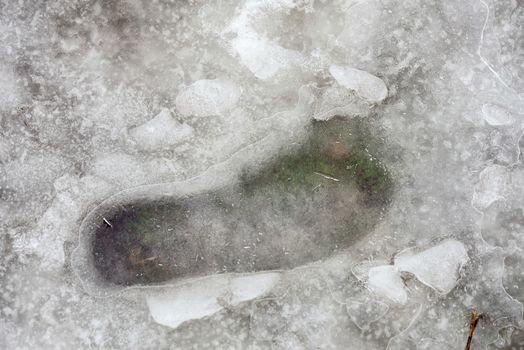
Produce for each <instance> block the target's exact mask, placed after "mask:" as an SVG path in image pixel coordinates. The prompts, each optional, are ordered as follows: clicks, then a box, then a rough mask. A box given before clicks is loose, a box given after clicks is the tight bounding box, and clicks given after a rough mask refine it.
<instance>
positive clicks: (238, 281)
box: [230, 273, 280, 304]
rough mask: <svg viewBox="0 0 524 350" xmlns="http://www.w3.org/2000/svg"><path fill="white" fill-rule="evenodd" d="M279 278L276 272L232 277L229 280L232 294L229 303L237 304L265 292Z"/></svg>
mask: <svg viewBox="0 0 524 350" xmlns="http://www.w3.org/2000/svg"><path fill="white" fill-rule="evenodd" d="M279 279H280V275H279V274H278V273H260V274H255V275H250V276H242V277H236V278H233V279H232V280H231V282H230V288H231V293H232V295H233V297H232V300H231V303H232V304H237V303H240V302H242V301H247V300H251V299H254V298H256V297H258V296H259V295H262V294H265V293H267V292H269V291H270V290H271V288H273V286H275V284H277V282H278V280H279Z"/></svg>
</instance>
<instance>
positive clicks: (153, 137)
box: [129, 109, 193, 150]
mask: <svg viewBox="0 0 524 350" xmlns="http://www.w3.org/2000/svg"><path fill="white" fill-rule="evenodd" d="M192 134H193V129H192V128H191V127H190V126H189V125H187V124H181V123H179V122H177V121H176V120H175V119H173V117H171V113H170V112H169V110H168V109H163V110H162V111H161V112H160V113H158V115H157V116H156V117H154V118H153V119H151V120H149V121H148V122H146V123H144V124H142V125H139V126H137V127H134V128H132V129H131V130H129V135H130V136H131V137H133V138H134V139H135V140H136V141H137V143H138V145H139V146H140V147H141V148H143V149H147V150H161V149H168V148H170V147H172V146H174V145H176V144H178V143H181V142H183V141H185V140H187V139H188V138H189V137H190V136H191V135H192Z"/></svg>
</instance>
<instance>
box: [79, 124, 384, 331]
mask: <svg viewBox="0 0 524 350" xmlns="http://www.w3.org/2000/svg"><path fill="white" fill-rule="evenodd" d="M359 125H360V127H359ZM352 131H353V132H352ZM307 134H308V135H309V136H307V137H305V138H304V140H303V141H302V142H298V143H297V144H296V145H294V147H292V148H290V149H288V152H284V153H283V154H280V155H279V156H278V157H277V158H275V159H273V160H272V161H270V162H268V163H267V166H264V167H263V168H262V169H260V168H259V169H258V170H257V171H247V170H246V171H245V172H243V173H242V176H240V178H239V179H240V180H239V181H238V182H235V183H232V184H227V185H223V186H218V187H215V188H212V189H210V190H206V189H202V188H200V189H198V190H188V188H192V187H194V185H193V184H192V183H191V181H188V182H187V183H179V184H177V186H178V187H179V188H180V189H181V190H180V192H178V193H179V194H178V195H173V193H175V192H176V191H175V192H173V190H172V189H171V190H169V191H167V190H166V191H164V192H162V191H160V192H161V194H159V192H158V191H156V194H151V195H147V191H146V192H144V191H142V194H141V195H139V196H136V195H133V193H132V192H131V193H128V194H126V195H125V196H121V197H119V198H120V199H117V200H113V201H111V202H110V204H109V205H108V204H104V203H103V204H101V205H100V206H98V207H97V208H96V209H95V210H94V211H93V212H92V213H90V214H89V216H88V218H87V219H86V220H87V222H86V221H84V224H83V225H82V229H81V237H80V245H79V247H78V248H77V250H76V251H75V253H74V254H73V266H74V267H75V268H76V269H77V273H78V275H79V276H80V278H81V279H82V280H83V282H84V286H85V287H87V288H86V289H87V290H88V291H90V292H92V293H93V294H97V295H110V294H111V293H113V292H117V291H120V290H122V289H125V288H127V287H131V286H134V287H146V286H152V287H153V286H154V287H162V288H160V289H157V290H151V291H150V292H149V293H148V294H147V303H148V306H149V308H150V311H151V313H152V316H153V318H154V319H155V320H156V321H157V322H159V323H161V324H165V325H168V326H172V327H176V326H177V325H178V324H180V323H181V322H183V321H184V320H187V319H193V318H200V317H203V316H206V315H209V314H212V313H214V312H216V311H217V310H220V309H221V308H222V307H223V303H224V302H226V303H227V304H228V305H236V304H238V303H240V302H242V301H245V300H250V299H253V298H256V297H258V296H260V295H263V294H265V293H267V291H268V290H270V289H271V287H272V286H273V285H274V284H276V283H277V281H278V280H279V273H278V272H277V271H279V270H280V271H281V270H288V269H292V268H295V267H298V266H301V265H305V264H308V263H311V262H314V261H318V260H322V259H325V258H328V257H330V256H332V255H333V254H335V253H336V252H338V251H341V250H343V249H345V248H348V247H349V246H351V245H352V244H353V243H354V242H355V241H356V240H358V239H360V238H361V237H362V236H363V235H365V234H366V233H367V232H370V231H371V230H372V229H373V227H374V225H375V224H376V223H377V222H378V221H379V220H380V218H381V216H382V215H383V213H384V210H385V208H386V207H387V206H388V203H389V199H390V196H391V193H392V186H393V185H392V180H391V178H390V175H389V173H388V171H387V170H386V168H385V167H384V165H383V164H382V163H381V162H380V161H379V160H378V159H377V158H376V157H375V156H374V155H373V153H372V151H370V150H373V148H374V147H375V146H373V144H372V142H370V141H371V140H372V138H370V135H368V134H366V131H365V128H363V127H362V124H361V122H356V121H348V120H345V119H343V118H334V119H332V120H329V121H314V122H312V123H311V125H310V127H309V129H308V131H307ZM364 140H366V141H365V142H364ZM217 176H218V174H217ZM205 183H207V182H205ZM166 188H167V187H166ZM157 189H158V188H157ZM144 193H146V195H144ZM268 271H273V272H268ZM93 272H94V273H93ZM93 276H95V277H93ZM196 280H198V283H186V282H188V281H196ZM172 285H177V287H176V288H174V289H172V288H163V287H166V286H172ZM189 299H191V300H192V299H195V300H196V302H193V301H191V302H189V301H188V300H189ZM195 303H196V304H197V305H198V307H197V306H191V307H189V309H188V306H187V305H194V304H195ZM184 310H185V311H184Z"/></svg>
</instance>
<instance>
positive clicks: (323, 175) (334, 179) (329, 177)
mask: <svg viewBox="0 0 524 350" xmlns="http://www.w3.org/2000/svg"><path fill="white" fill-rule="evenodd" d="M314 173H315V174H316V175H318V176H322V177H323V178H326V179H329V180H333V181H335V182H339V181H340V180H339V179H337V178H336V177H333V176H329V175H326V174H322V173H319V172H316V171H314Z"/></svg>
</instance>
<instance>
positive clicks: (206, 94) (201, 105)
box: [175, 79, 241, 117]
mask: <svg viewBox="0 0 524 350" xmlns="http://www.w3.org/2000/svg"><path fill="white" fill-rule="evenodd" d="M240 94H241V91H240V88H239V87H238V86H237V84H236V83H235V82H233V81H231V80H228V79H202V80H197V81H195V82H194V83H193V84H191V85H189V86H188V87H187V88H185V89H184V90H182V91H181V92H180V93H179V94H178V96H177V97H176V100H175V104H176V108H177V111H178V113H180V115H182V116H196V117H206V116H212V115H222V114H224V113H225V112H227V111H228V110H229V109H231V108H233V107H234V106H235V105H236V103H237V102H238V99H239V98H240Z"/></svg>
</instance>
